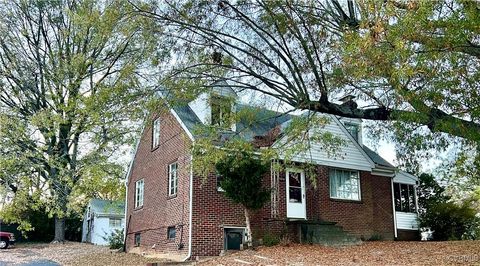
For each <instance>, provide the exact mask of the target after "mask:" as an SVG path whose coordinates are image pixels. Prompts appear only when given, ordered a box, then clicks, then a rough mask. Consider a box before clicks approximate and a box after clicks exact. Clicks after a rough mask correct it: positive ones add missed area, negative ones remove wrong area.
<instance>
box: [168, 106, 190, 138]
mask: <svg viewBox="0 0 480 266" xmlns="http://www.w3.org/2000/svg"><path fill="white" fill-rule="evenodd" d="M170 112H171V113H172V114H173V116H174V117H175V119H177V121H178V123H179V124H180V126H181V127H182V128H183V130H184V131H185V133H187V136H188V137H189V138H190V140H192V141H193V140H194V138H193V135H192V133H191V132H190V130H188V128H187V126H186V125H185V123H183V121H182V119H180V117H179V116H178V114H177V112H175V110H173V109H172V108H170Z"/></svg>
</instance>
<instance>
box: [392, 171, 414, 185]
mask: <svg viewBox="0 0 480 266" xmlns="http://www.w3.org/2000/svg"><path fill="white" fill-rule="evenodd" d="M417 181H418V177H416V176H414V175H412V174H409V173H407V172H405V171H398V172H397V173H396V174H395V177H394V178H393V182H395V183H402V184H409V185H416V184H417Z"/></svg>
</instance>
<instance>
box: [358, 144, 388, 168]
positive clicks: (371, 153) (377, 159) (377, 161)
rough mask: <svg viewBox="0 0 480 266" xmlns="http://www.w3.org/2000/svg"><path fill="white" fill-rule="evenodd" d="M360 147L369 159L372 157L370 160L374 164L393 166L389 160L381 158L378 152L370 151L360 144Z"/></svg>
mask: <svg viewBox="0 0 480 266" xmlns="http://www.w3.org/2000/svg"><path fill="white" fill-rule="evenodd" d="M362 148H363V150H364V151H365V153H366V154H367V155H368V157H370V159H372V161H373V162H374V163H375V164H378V165H380V166H386V167H391V168H394V166H393V165H391V164H390V163H389V162H387V161H386V160H385V159H383V158H382V156H380V155H379V154H378V153H376V152H374V151H372V150H371V149H369V148H368V147H367V146H365V145H362Z"/></svg>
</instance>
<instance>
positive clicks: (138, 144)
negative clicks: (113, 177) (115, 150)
mask: <svg viewBox="0 0 480 266" xmlns="http://www.w3.org/2000/svg"><path fill="white" fill-rule="evenodd" d="M144 131H145V120H143V122H142V130H141V131H140V132H141V133H140V136H139V137H138V138H137V142H136V144H135V149H134V150H133V153H132V157H131V158H130V164H129V165H128V170H127V173H126V174H125V186H126V187H127V188H128V180H129V178H130V174H131V173H132V167H133V162H134V161H135V157H136V156H137V152H138V147H139V146H140V140H142V136H143V133H144ZM125 209H126V207H125Z"/></svg>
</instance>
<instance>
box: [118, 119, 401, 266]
mask: <svg viewBox="0 0 480 266" xmlns="http://www.w3.org/2000/svg"><path fill="white" fill-rule="evenodd" d="M160 118H161V126H160V128H161V129H160V134H161V137H160V146H159V147H158V148H156V149H152V148H151V142H152V141H151V139H152V130H151V126H147V127H146V129H145V131H144V132H143V135H142V138H141V141H140V145H139V147H138V151H137V155H136V157H135V163H134V164H133V167H132V172H131V175H130V178H129V183H128V190H129V194H128V197H127V203H128V210H127V221H126V222H127V226H128V230H127V250H131V249H132V248H133V246H134V234H135V233H138V232H139V233H141V249H142V250H145V251H152V252H160V253H175V254H179V255H186V254H187V252H188V241H189V238H188V237H189V236H188V232H189V227H188V226H189V224H188V223H189V178H190V154H189V150H190V149H189V148H190V144H191V142H190V140H189V139H188V137H187V136H186V134H185V132H184V131H183V129H182V128H181V126H180V124H179V123H178V122H177V120H176V119H175V118H174V117H173V116H172V115H171V114H170V113H169V112H166V113H162V114H161V115H160ZM149 125H151V124H149ZM175 161H176V162H177V163H178V176H179V184H178V193H177V196H176V197H173V198H170V197H168V175H167V173H168V165H169V164H170V163H172V162H175ZM142 178H143V179H144V182H145V192H144V206H143V207H142V208H139V209H136V210H133V206H134V195H135V193H134V192H135V181H137V180H139V179H142ZM316 178H317V188H314V187H313V186H312V184H311V182H310V181H309V178H308V176H307V177H306V180H307V182H306V189H307V201H306V204H307V218H308V219H309V220H324V221H333V222H337V223H338V224H339V225H341V226H343V227H344V229H345V230H347V231H350V232H351V233H353V234H355V235H356V236H358V237H364V238H369V237H370V236H371V235H373V234H381V235H382V236H383V237H384V238H385V239H393V215H392V203H391V185H390V178H388V177H381V176H372V175H371V174H370V173H369V172H361V174H360V182H361V197H362V200H361V201H360V202H347V201H339V200H333V199H330V196H329V187H328V186H329V182H328V168H327V167H325V166H320V167H318V175H317V177H316ZM279 183H280V184H279V193H278V210H279V217H278V218H277V219H271V209H270V208H271V207H270V204H268V203H267V205H266V206H265V207H264V208H263V209H261V210H260V211H258V212H256V213H254V214H252V227H253V229H254V234H256V235H257V236H261V235H262V233H263V232H266V231H269V230H271V231H275V232H279V231H282V230H284V229H285V223H284V221H285V220H284V219H285V218H286V198H285V196H286V194H285V193H286V191H285V173H281V175H280V182H279ZM264 185H265V186H267V187H269V186H270V173H268V174H267V175H266V176H265V179H264ZM244 220H245V218H244V212H243V208H242V207H241V206H239V205H237V204H234V203H232V202H231V201H230V200H228V199H226V198H225V196H224V194H223V193H222V192H219V191H217V187H216V178H215V176H213V175H212V176H209V178H207V179H205V180H203V179H202V178H200V177H194V179H193V212H192V224H193V228H192V229H193V231H192V257H193V258H195V256H216V255H219V253H220V251H221V250H223V245H224V244H223V243H224V239H223V238H224V228H225V227H229V226H232V227H244V226H245V221H244ZM169 226H176V227H177V237H176V239H175V241H169V240H167V228H168V227H169ZM182 228H183V237H182V240H180V239H181V234H182ZM290 231H291V230H289V233H292V232H290ZM179 244H183V246H184V247H183V249H181V250H179V249H178V245H179ZM153 245H155V249H152V248H151V247H152V246H153Z"/></svg>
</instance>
